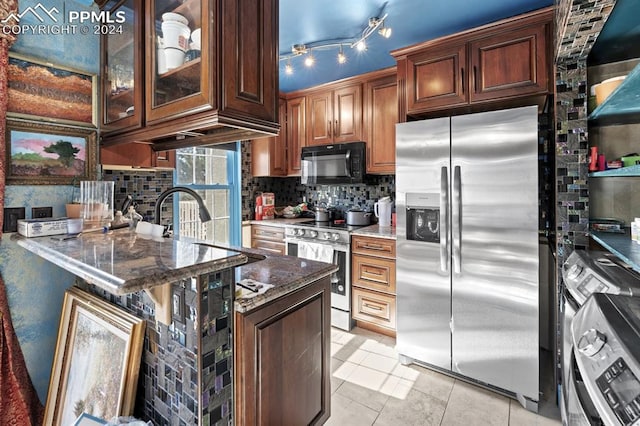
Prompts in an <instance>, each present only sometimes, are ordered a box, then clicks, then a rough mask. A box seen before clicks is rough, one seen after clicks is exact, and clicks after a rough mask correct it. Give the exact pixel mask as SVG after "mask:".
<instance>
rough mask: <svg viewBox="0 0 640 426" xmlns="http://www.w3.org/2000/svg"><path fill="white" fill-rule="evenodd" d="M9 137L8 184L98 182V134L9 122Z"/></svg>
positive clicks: (80, 129)
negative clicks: (96, 179) (95, 180)
mask: <svg viewBox="0 0 640 426" xmlns="http://www.w3.org/2000/svg"><path fill="white" fill-rule="evenodd" d="M6 133H7V134H6V143H7V147H6V156H7V158H6V163H5V164H6V165H5V168H6V170H5V173H6V182H7V184H9V185H20V184H24V185H34V184H35V185H38V184H42V185H45V184H49V185H54V184H62V185H70V184H72V182H74V181H81V180H94V179H95V175H96V163H97V140H96V131H95V130H93V129H85V128H79V127H67V126H58V125H53V124H45V123H34V122H29V121H23V120H7V126H6Z"/></svg>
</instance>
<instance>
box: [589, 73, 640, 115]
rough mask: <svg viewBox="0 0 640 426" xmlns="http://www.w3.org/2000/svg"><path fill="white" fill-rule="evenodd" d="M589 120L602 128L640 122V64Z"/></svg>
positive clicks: (595, 110)
mask: <svg viewBox="0 0 640 426" xmlns="http://www.w3.org/2000/svg"><path fill="white" fill-rule="evenodd" d="M588 119H589V120H590V121H591V122H593V124H596V125H600V126H608V125H616V124H631V123H637V122H640V64H638V65H636V67H635V68H634V69H633V70H632V71H631V72H630V73H629V75H627V77H626V78H625V79H624V81H623V82H622V84H620V86H618V87H616V89H615V90H614V91H613V92H612V93H611V94H610V95H609V96H608V97H607V98H606V99H605V100H604V101H603V102H602V103H601V104H600V105H598V107H597V108H596V109H594V110H593V112H592V113H591V114H589V117H588Z"/></svg>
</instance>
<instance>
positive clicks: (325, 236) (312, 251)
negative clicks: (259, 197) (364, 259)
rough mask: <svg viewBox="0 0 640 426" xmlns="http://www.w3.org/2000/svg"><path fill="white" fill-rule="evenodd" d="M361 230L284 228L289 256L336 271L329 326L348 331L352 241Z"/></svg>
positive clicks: (313, 225) (310, 225) (325, 225)
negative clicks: (313, 262) (334, 268)
mask: <svg viewBox="0 0 640 426" xmlns="http://www.w3.org/2000/svg"><path fill="white" fill-rule="evenodd" d="M357 228H361V227H360V226H350V225H346V224H344V223H335V222H315V221H313V220H312V221H309V222H301V223H297V224H295V225H287V226H286V227H285V242H286V245H287V254H288V255H289V256H297V257H303V258H306V259H310V260H318V261H322V262H328V263H333V264H334V265H338V266H339V269H338V271H337V272H335V273H334V274H333V275H331V325H332V326H334V327H338V328H341V329H343V330H347V331H348V330H351V328H352V327H353V321H352V319H351V251H350V247H351V237H350V232H351V231H353V230H355V229H357Z"/></svg>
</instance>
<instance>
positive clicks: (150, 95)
mask: <svg viewBox="0 0 640 426" xmlns="http://www.w3.org/2000/svg"><path fill="white" fill-rule="evenodd" d="M128 1H129V2H131V3H133V4H132V7H133V16H134V17H139V16H142V17H146V19H145V20H144V22H143V23H142V22H141V23H140V24H141V25H138V26H136V27H135V29H136V30H137V31H141V33H140V34H144V37H139V38H135V37H134V38H133V40H132V41H131V43H130V44H131V45H132V49H133V50H134V51H135V52H141V53H140V56H139V57H138V56H134V58H132V60H133V61H135V62H134V63H135V65H134V66H132V68H134V69H136V70H137V69H139V70H140V71H139V75H138V74H136V76H137V77H131V78H129V76H128V74H127V76H126V81H130V80H131V81H135V83H136V84H135V86H134V87H133V90H134V91H135V92H136V93H137V94H139V96H140V99H142V101H141V103H140V105H137V104H135V103H134V104H132V105H135V107H134V108H132V109H131V110H130V111H133V112H134V113H135V114H140V117H141V120H142V121H141V124H140V125H138V126H137V128H134V127H132V126H129V127H126V128H124V127H117V128H116V127H115V126H113V127H112V128H109V129H106V130H107V131H106V132H105V133H104V134H103V143H104V144H106V145H110V144H113V145H115V144H119V143H123V142H134V141H148V142H153V143H154V144H156V146H155V147H154V149H156V150H166V149H175V148H180V147H187V146H196V145H209V144H212V143H215V142H228V141H235V140H246V139H253V138H256V137H261V136H264V135H265V134H266V135H268V134H272V135H276V134H277V133H278V130H279V125H278V87H279V84H278V1H277V0H264V1H260V2H256V1H251V0H220V1H214V0H181V1H171V2H169V1H166V0H144V4H142V1H140V0H128ZM114 2H115V0H114ZM110 3H111V2H110ZM107 7H108V5H106V6H105V8H107ZM168 12H171V13H174V14H179V15H181V16H182V17H183V18H185V19H186V21H187V24H186V25H187V27H188V30H186V31H185V32H180V31H182V30H183V29H184V27H182V26H181V24H179V25H178V27H179V28H177V30H176V31H168V30H167V31H163V29H162V28H163V25H164V24H166V23H167V22H166V19H165V20H164V21H163V16H165V18H166V13H168ZM173 26H174V27H176V24H175V22H174V25H173ZM174 29H175V28H174ZM198 29H199V30H200V37H199V38H200V49H199V50H198V49H194V47H195V46H194V45H193V40H192V38H191V35H192V34H193V32H194V31H195V30H198ZM172 34H173V35H172ZM128 37H129V38H131V34H128ZM109 40H111V39H107V41H109ZM111 44H113V43H111ZM108 46H109V45H106V44H104V43H103V49H108ZM176 47H180V48H182V49H185V50H186V55H185V58H184V60H182V59H180V58H178V60H177V61H175V62H174V60H173V59H171V57H172V55H175V54H177V55H178V56H180V55H181V52H180V49H176ZM112 56H113V54H112ZM103 60H105V62H106V61H108V58H106V59H105V58H104V55H103ZM109 63H113V64H115V63H114V61H113V60H112V61H111V62H109ZM114 66H115V65H114ZM114 72H116V71H114ZM138 77H139V78H138ZM112 85H113V84H112ZM116 87H118V85H117V84H116ZM103 88H105V89H106V88H107V83H106V82H105V83H104V84H103ZM104 93H105V95H104V96H110V95H109V94H110V93H111V92H109V91H107V90H105V91H104ZM123 93H124V92H123ZM112 97H113V96H112ZM109 102H112V103H113V99H111V100H110V101H109ZM125 113H128V112H127V110H125ZM176 136H178V137H176Z"/></svg>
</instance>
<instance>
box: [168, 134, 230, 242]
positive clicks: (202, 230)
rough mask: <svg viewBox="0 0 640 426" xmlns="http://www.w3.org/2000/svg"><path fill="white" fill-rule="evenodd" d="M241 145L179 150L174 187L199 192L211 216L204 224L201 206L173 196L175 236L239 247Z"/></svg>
mask: <svg viewBox="0 0 640 426" xmlns="http://www.w3.org/2000/svg"><path fill="white" fill-rule="evenodd" d="M239 153H240V144H239V143H235V142H234V143H231V144H224V145H220V146H216V147H215V148H203V147H190V148H181V149H178V150H177V151H176V172H175V174H174V185H175V186H184V187H187V188H190V189H193V190H194V191H196V192H197V193H198V194H199V195H200V196H201V197H202V199H203V200H204V203H205V205H206V207H207V209H208V210H209V213H210V214H211V221H210V222H206V223H202V222H200V219H199V217H198V203H197V202H196V201H195V200H194V199H193V198H192V197H190V196H188V195H185V194H180V196H179V197H174V200H173V209H174V211H176V212H178V214H176V215H174V218H173V229H174V230H175V232H176V234H178V235H182V236H187V237H194V238H199V239H204V240H208V241H212V242H214V243H217V244H231V245H238V246H239V245H240V241H241V238H240V216H241V214H240V213H241V212H240V209H241V207H240V182H241V180H240V173H239V171H240V164H239V162H240V160H239V158H240V154H239Z"/></svg>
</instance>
